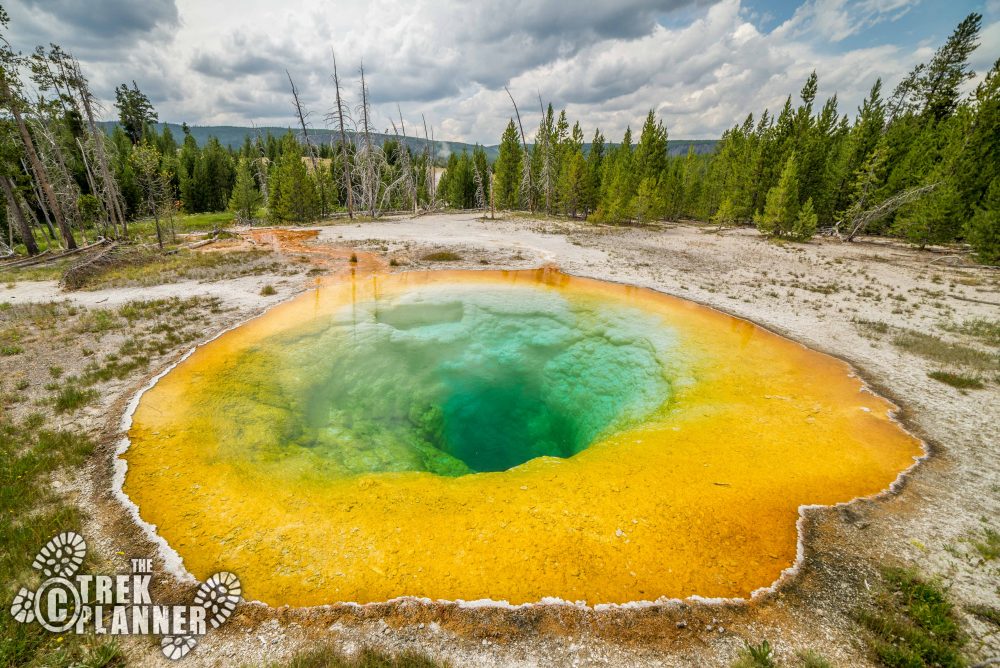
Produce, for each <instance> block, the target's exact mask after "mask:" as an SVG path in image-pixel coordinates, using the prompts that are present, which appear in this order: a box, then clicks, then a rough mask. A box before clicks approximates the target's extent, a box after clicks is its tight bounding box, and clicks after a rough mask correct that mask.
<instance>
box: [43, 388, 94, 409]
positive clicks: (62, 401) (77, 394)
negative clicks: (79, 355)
mask: <svg viewBox="0 0 1000 668" xmlns="http://www.w3.org/2000/svg"><path fill="white" fill-rule="evenodd" d="M96 398H97V391H96V390H85V389H82V388H80V387H79V386H78V385H77V384H76V382H73V381H71V382H68V383H66V385H64V386H63V388H62V389H61V390H59V392H57V393H56V396H55V397H53V399H52V405H53V407H54V408H55V409H56V413H67V412H70V411H75V410H78V409H80V408H82V407H83V406H86V405H87V404H89V403H90V402H91V401H93V400H94V399H96Z"/></svg>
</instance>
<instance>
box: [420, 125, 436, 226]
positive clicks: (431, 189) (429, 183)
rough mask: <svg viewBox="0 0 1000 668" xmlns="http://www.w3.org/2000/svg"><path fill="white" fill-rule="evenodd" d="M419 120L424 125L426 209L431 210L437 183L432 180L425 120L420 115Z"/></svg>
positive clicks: (432, 168) (434, 200)
mask: <svg viewBox="0 0 1000 668" xmlns="http://www.w3.org/2000/svg"><path fill="white" fill-rule="evenodd" d="M420 120H421V121H422V122H423V124H424V169H425V174H424V188H425V189H426V190H427V209H428V210H430V209H433V208H434V207H435V204H436V200H437V183H435V179H434V154H435V151H434V147H433V146H432V145H431V144H432V142H431V139H430V137H429V136H428V134H427V119H426V118H424V115H423V114H420Z"/></svg>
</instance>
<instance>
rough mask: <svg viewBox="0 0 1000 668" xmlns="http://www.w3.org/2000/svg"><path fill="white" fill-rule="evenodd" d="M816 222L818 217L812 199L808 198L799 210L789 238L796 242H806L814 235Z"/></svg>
mask: <svg viewBox="0 0 1000 668" xmlns="http://www.w3.org/2000/svg"><path fill="white" fill-rule="evenodd" d="M818 222H819V216H817V215H816V210H815V209H814V208H813V201H812V197H810V198H809V199H807V200H806V203H805V204H803V205H802V208H801V209H799V215H798V216H796V218H795V222H794V223H793V224H792V229H791V231H790V233H789V236H790V237H791V238H792V239H795V240H796V241H807V240H808V239H811V238H812V235H814V234H816V226H817V224H818Z"/></svg>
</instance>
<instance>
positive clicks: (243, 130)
mask: <svg viewBox="0 0 1000 668" xmlns="http://www.w3.org/2000/svg"><path fill="white" fill-rule="evenodd" d="M101 125H102V126H103V127H104V129H105V131H106V132H109V133H110V132H111V131H112V130H113V129H114V128H115V126H117V125H118V122H117V121H102V122H101ZM164 127H169V128H170V132H172V133H173V135H174V138H175V139H176V140H177V142H178V143H180V142H181V141H182V140H183V137H184V133H183V131H182V130H181V126H180V124H179V123H157V124H156V131H157V132H163V128H164ZM189 129H190V130H191V136H192V137H194V139H195V141H196V142H198V146H204V145H205V142H206V141H208V138H209V137H215V138H216V139H218V140H219V142H220V143H221V144H222V145H223V146H228V147H230V148H234V149H235V148H239V147H240V146H241V145H242V144H243V140H244V138H245V137H246V136H247V135H249V134H253V133H254V132H255V131H254V129H253V128H247V127H240V126H237V125H200V126H199V125H192V126H190V128H189ZM289 129H290V128H288V127H278V126H266V127H260V128H258V130H260V132H261V134H263V135H266V134H267V133H268V132H270V133H271V134H272V135H274V136H276V137H280V136H281V135H283V134H285V133H286V132H288V130H289ZM292 131H293V132H295V134H296V135H298V134H301V133H300V132H299V131H298V130H296V129H292ZM348 134H350V133H348ZM335 135H336V133H335V132H334V131H332V130H325V129H316V130H310V131H309V137H310V139H311V140H312V141H314V142H317V143H319V142H323V143H327V142H330V141H331V140H334V139H335ZM393 138H394V137H393V135H386V134H382V133H376V134H375V139H376V141H377V142H378V143H380V144H381V143H382V142H383V141H385V140H386V139H393ZM406 143H407V144H408V145H409V146H410V148H412V149H413V150H414V151H423V149H424V140H423V139H422V138H417V137H407V138H406ZM717 143H718V142H717V140H715V139H671V140H670V141H668V142H667V153H669V154H670V155H672V156H678V155H687V152H688V149H689V148H693V149H694V152H695V153H697V154H699V155H704V154H707V153H711V152H712V151H713V150H715V145H716V144H717ZM434 144H435V146H436V149H437V153H438V155H439V156H440V157H442V158H447V157H448V154H450V153H461V152H462V151H468V152H469V154H470V155H471V154H472V148H473V144H466V143H463V142H458V141H446V140H437V141H435V142H434ZM528 145H529V146H531V144H528ZM609 146H614V144H609ZM484 148H485V149H486V155H487V157H488V158H489V159H490V160H491V161H492V160H496V157H497V152H498V151H499V148H500V147H499V145H493V146H486V147H484ZM589 149H590V144H584V146H583V150H584V152H587V151H588V150H589Z"/></svg>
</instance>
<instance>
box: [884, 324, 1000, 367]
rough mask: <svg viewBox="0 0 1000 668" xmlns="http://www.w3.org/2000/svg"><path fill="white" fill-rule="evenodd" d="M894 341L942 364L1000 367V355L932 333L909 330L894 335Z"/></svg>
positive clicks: (907, 349)
mask: <svg viewBox="0 0 1000 668" xmlns="http://www.w3.org/2000/svg"><path fill="white" fill-rule="evenodd" d="M892 342H893V344H894V345H895V346H897V347H898V348H901V349H903V350H905V351H907V352H910V353H913V354H914V355H919V356H921V357H925V358H927V359H929V360H932V361H934V362H938V363H941V364H949V365H962V366H968V367H971V368H974V369H979V370H992V369H1000V355H997V354H996V353H988V352H985V351H982V350H978V349H976V348H972V347H970V346H965V345H962V344H960V343H949V342H947V341H942V340H941V339H939V338H938V337H936V336H933V335H931V334H925V333H923V332H915V331H913V330H907V331H903V332H900V333H899V334H897V335H896V336H894V337H893V339H892Z"/></svg>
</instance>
